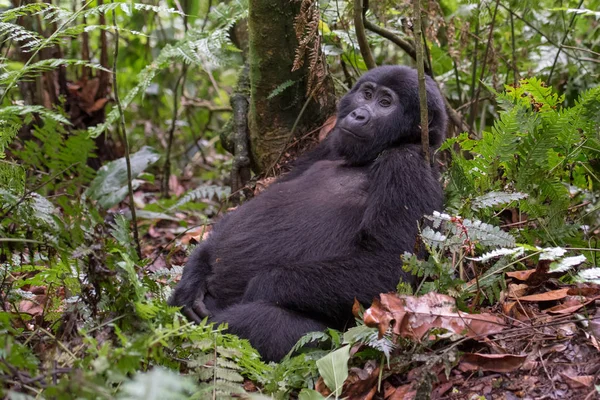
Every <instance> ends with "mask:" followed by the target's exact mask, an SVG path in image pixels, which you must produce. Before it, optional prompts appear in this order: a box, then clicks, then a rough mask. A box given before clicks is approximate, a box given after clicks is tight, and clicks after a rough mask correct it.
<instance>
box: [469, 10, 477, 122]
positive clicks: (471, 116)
mask: <svg viewBox="0 0 600 400" xmlns="http://www.w3.org/2000/svg"><path fill="white" fill-rule="evenodd" d="M479 7H480V5H478V6H477V15H476V16H475V19H476V21H475V44H474V46H473V56H472V57H473V70H472V71H471V96H470V98H471V100H472V99H474V98H475V79H476V77H477V47H479ZM474 121H475V102H473V103H471V112H469V122H468V124H469V126H470V127H471V128H472V129H473V130H475V129H474V128H473V122H474Z"/></svg>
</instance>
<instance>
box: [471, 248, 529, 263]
mask: <svg viewBox="0 0 600 400" xmlns="http://www.w3.org/2000/svg"><path fill="white" fill-rule="evenodd" d="M524 251H525V248H523V247H515V248H513V249H506V248H500V249H496V250H492V251H490V252H487V253H485V254H483V255H481V256H479V257H467V258H468V259H469V260H473V261H479V262H486V261H489V260H491V259H492V258H496V257H503V256H513V257H517V256H520V255H521V254H523V252H524Z"/></svg>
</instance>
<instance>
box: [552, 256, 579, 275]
mask: <svg viewBox="0 0 600 400" xmlns="http://www.w3.org/2000/svg"><path fill="white" fill-rule="evenodd" d="M586 261H587V258H585V256H584V255H578V256H574V257H565V258H563V259H560V260H558V261H555V262H553V263H552V264H550V270H549V272H565V271H568V270H570V269H571V268H573V267H574V266H576V265H579V264H582V263H584V262H586Z"/></svg>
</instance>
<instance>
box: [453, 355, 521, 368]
mask: <svg viewBox="0 0 600 400" xmlns="http://www.w3.org/2000/svg"><path fill="white" fill-rule="evenodd" d="M526 359H527V356H526V355H516V354H480V353H466V354H464V355H463V358H462V360H461V362H460V364H459V365H458V368H459V369H460V370H461V371H463V372H466V371H477V370H482V371H492V372H511V371H515V370H517V369H519V368H520V367H521V365H523V363H524V362H525V360H526Z"/></svg>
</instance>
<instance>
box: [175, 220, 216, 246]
mask: <svg viewBox="0 0 600 400" xmlns="http://www.w3.org/2000/svg"><path fill="white" fill-rule="evenodd" d="M211 230H212V225H204V226H199V227H197V228H195V229H191V230H189V231H187V232H186V233H185V235H183V236H182V237H181V243H183V244H189V243H190V242H191V241H192V240H194V241H196V242H202V241H203V240H204V239H206V238H207V237H208V235H209V233H210V231H211Z"/></svg>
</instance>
